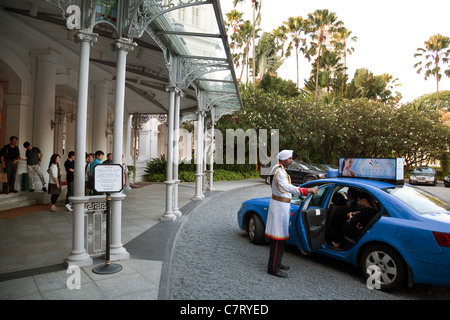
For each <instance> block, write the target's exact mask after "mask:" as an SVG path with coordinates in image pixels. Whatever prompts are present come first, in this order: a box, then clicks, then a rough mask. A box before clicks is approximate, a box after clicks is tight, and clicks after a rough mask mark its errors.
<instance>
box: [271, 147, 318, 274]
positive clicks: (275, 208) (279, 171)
mask: <svg viewBox="0 0 450 320" xmlns="http://www.w3.org/2000/svg"><path fill="white" fill-rule="evenodd" d="M292 154H293V150H283V151H281V152H280V153H279V154H278V156H277V158H278V161H279V163H278V164H277V165H276V166H275V167H274V168H273V169H272V172H273V173H274V174H273V179H272V199H270V204H269V213H268V215H267V223H266V231H265V233H266V237H267V238H269V239H270V256H269V263H268V272H269V274H271V275H274V276H277V277H282V278H286V277H287V276H288V275H287V273H285V272H283V271H281V270H289V267H288V266H284V265H282V264H281V258H282V256H283V252H284V247H285V244H286V240H288V239H289V218H290V208H291V199H292V194H299V195H303V196H306V195H307V194H308V193H313V194H316V193H317V191H318V190H317V188H298V187H295V186H293V185H292V184H291V177H290V176H289V175H288V174H287V172H286V170H285V168H288V167H289V166H290V165H291V163H292V161H293V160H292Z"/></svg>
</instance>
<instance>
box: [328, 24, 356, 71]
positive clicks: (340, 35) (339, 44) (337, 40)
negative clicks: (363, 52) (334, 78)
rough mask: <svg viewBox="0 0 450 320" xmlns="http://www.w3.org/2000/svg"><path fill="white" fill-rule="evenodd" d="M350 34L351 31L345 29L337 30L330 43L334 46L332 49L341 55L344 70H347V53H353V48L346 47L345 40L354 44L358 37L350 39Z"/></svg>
mask: <svg viewBox="0 0 450 320" xmlns="http://www.w3.org/2000/svg"><path fill="white" fill-rule="evenodd" d="M351 34H352V31H351V30H347V28H345V27H341V28H338V29H337V30H336V32H335V33H334V34H333V35H332V40H331V43H332V44H333V46H334V49H335V50H336V51H337V52H338V53H342V55H343V58H344V68H345V69H346V68H347V53H348V54H352V53H353V52H355V48H353V47H350V48H349V47H347V40H350V41H353V42H356V40H357V39H358V37H356V36H353V37H350V36H351Z"/></svg>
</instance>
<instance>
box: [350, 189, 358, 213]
mask: <svg viewBox="0 0 450 320" xmlns="http://www.w3.org/2000/svg"><path fill="white" fill-rule="evenodd" d="M358 194H359V191H358V189H356V188H348V190H347V204H348V205H349V212H353V211H358V210H359V209H360V208H361V206H360V205H359V203H358Z"/></svg>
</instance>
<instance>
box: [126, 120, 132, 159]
mask: <svg viewBox="0 0 450 320" xmlns="http://www.w3.org/2000/svg"><path fill="white" fill-rule="evenodd" d="M132 121H133V115H132V114H129V115H128V119H127V135H126V141H125V151H124V158H125V163H127V164H129V163H132V162H133V157H132V155H131V130H132V127H133V125H132Z"/></svg>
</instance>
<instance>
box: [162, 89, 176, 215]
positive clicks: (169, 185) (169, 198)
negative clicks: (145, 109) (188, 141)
mask: <svg viewBox="0 0 450 320" xmlns="http://www.w3.org/2000/svg"><path fill="white" fill-rule="evenodd" d="M166 90H167V91H169V94H170V100H169V114H168V115H167V124H168V128H167V169H166V181H165V184H166V211H165V212H164V215H163V216H162V217H161V220H163V221H173V220H175V219H176V218H177V217H176V215H175V214H174V213H173V184H174V181H173V137H174V134H173V122H174V111H175V110H174V109H175V87H167V88H166Z"/></svg>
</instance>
